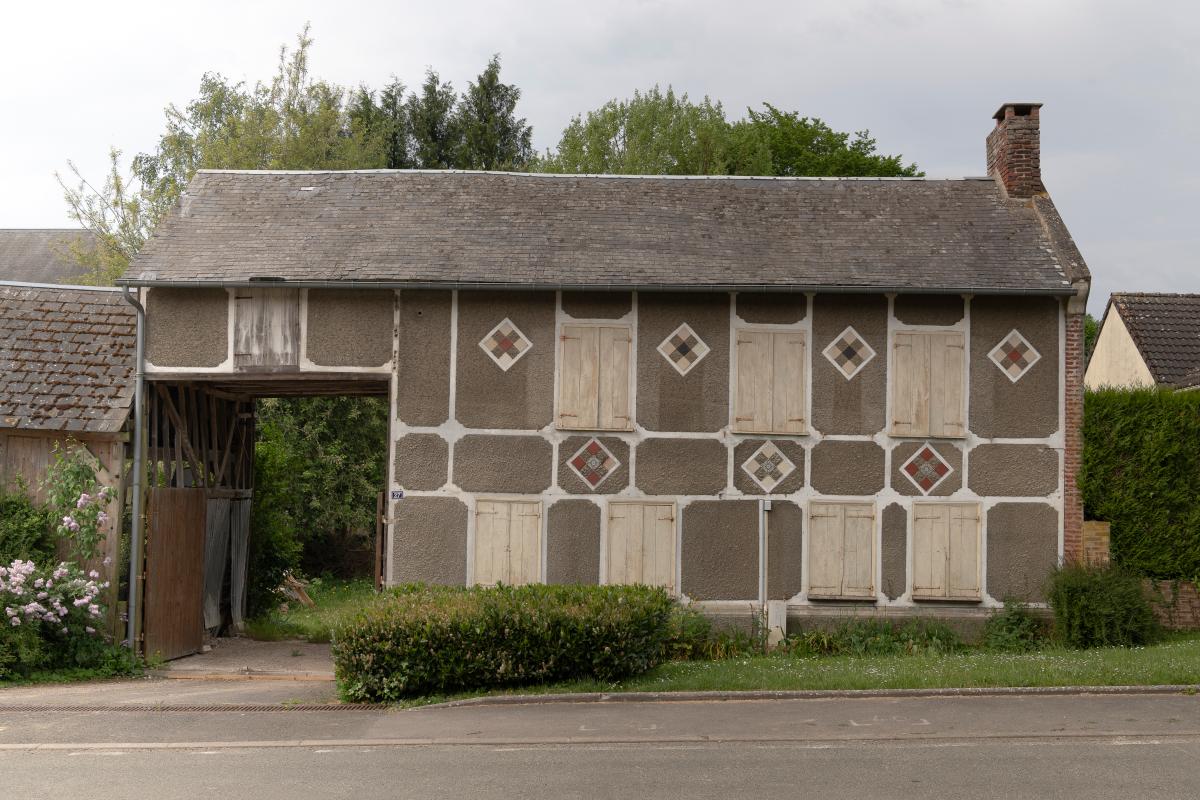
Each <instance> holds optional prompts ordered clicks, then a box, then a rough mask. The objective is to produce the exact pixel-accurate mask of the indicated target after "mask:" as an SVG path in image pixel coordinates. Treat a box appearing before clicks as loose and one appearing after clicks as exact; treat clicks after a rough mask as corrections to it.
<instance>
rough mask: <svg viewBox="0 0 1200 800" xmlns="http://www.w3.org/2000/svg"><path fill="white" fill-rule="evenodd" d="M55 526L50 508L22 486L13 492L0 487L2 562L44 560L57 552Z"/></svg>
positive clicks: (4, 563) (0, 550)
mask: <svg viewBox="0 0 1200 800" xmlns="http://www.w3.org/2000/svg"><path fill="white" fill-rule="evenodd" d="M53 529H54V525H53V519H52V517H51V515H50V512H49V511H48V510H47V509H46V508H45V507H43V506H39V505H37V504H35V503H34V502H33V501H32V500H30V499H29V497H28V495H26V494H25V492H24V490H23V488H22V487H21V486H18V487H17V489H16V490H15V491H13V492H6V491H4V490H3V489H2V488H0V564H3V565H8V564H11V563H12V562H13V560H14V559H18V558H19V559H21V560H22V561H45V560H46V559H48V558H49V557H50V556H51V555H53V553H54V539H53V535H52V531H53Z"/></svg>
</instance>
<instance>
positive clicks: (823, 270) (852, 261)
mask: <svg viewBox="0 0 1200 800" xmlns="http://www.w3.org/2000/svg"><path fill="white" fill-rule="evenodd" d="M1047 202H1048V201H1047ZM1050 208H1051V209H1052V206H1051V207H1050ZM1055 217H1056V215H1055ZM1053 223H1054V220H1050V221H1047V219H1046V218H1045V214H1044V213H1043V212H1042V211H1040V210H1039V207H1038V205H1037V204H1035V203H1030V202H1028V201H1018V200H1009V199H1007V198H1006V196H1005V195H1004V193H1003V191H1002V189H1001V188H1000V186H999V184H997V183H996V182H995V181H993V180H992V179H990V178H982V179H970V178H968V179H962V180H924V179H838V178H829V179H776V178H712V177H694V178H692V177H689V178H665V177H632V176H628V177H618V176H562V175H531V174H515V173H495V172H492V173H482V172H454V171H450V172H437V171H357V172H238V171H203V170H202V171H201V172H199V173H197V174H196V176H195V177H194V178H193V179H192V181H191V183H190V184H189V185H188V187H187V190H186V192H185V193H184V195H183V197H182V198H181V202H180V203H179V204H178V205H177V207H176V208H175V209H174V210H173V211H172V212H171V213H170V214H169V215H168V217H167V218H166V220H165V221H164V222H163V223H162V224H161V225H160V226H159V227H158V230H157V231H156V232H155V235H154V236H153V237H152V238H151V239H150V241H149V243H148V244H147V245H146V246H145V247H144V248H143V250H142V252H141V254H140V255H139V256H138V257H137V258H136V259H135V261H134V264H133V267H132V268H131V269H130V271H129V273H128V274H127V276H126V279H125V280H124V281H123V282H128V283H132V284H153V283H156V282H157V283H178V284H184V285H186V284H190V283H204V282H225V283H235V284H236V283H239V282H242V283H244V282H248V281H249V280H251V279H252V278H260V279H269V278H275V279H285V280H288V281H297V282H301V283H302V284H303V283H304V282H309V284H310V285H312V284H319V283H321V282H326V281H328V282H343V281H361V282H383V283H391V284H393V285H409V286H435V287H436V286H459V287H471V288H479V287H489V286H495V287H505V288H642V289H654V288H695V289H706V288H707V289H715V288H750V287H763V288H788V289H805V288H819V289H839V288H841V289H851V290H868V291H881V290H898V291H920V290H934V291H959V290H961V291H981V292H989V291H990V292H1013V293H1025V292H1028V293H1056V294H1069V293H1070V286H1069V281H1068V275H1075V274H1078V273H1079V270H1080V269H1082V270H1083V274H1084V275H1085V276H1086V267H1082V259H1077V256H1078V252H1077V251H1074V252H1073V254H1072V253H1071V252H1068V251H1073V249H1074V245H1073V244H1070V238H1069V236H1068V235H1066V233H1065V228H1063V227H1062V226H1061V221H1059V222H1058V229H1057V230H1058V233H1057V235H1056V228H1055V225H1054V224H1053ZM1064 239H1065V241H1066V242H1067V243H1068V244H1070V246H1069V247H1064V246H1063V241H1062V240H1064ZM1073 259H1075V260H1078V265H1076V264H1074V263H1073Z"/></svg>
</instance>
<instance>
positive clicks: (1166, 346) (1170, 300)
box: [1109, 293, 1200, 386]
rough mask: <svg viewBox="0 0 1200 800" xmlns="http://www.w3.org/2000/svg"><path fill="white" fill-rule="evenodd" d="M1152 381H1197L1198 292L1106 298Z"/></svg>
mask: <svg viewBox="0 0 1200 800" xmlns="http://www.w3.org/2000/svg"><path fill="white" fill-rule="evenodd" d="M1109 303H1110V304H1111V306H1115V307H1116V309H1117V311H1119V312H1120V314H1121V319H1122V320H1123V321H1124V322H1125V327H1126V328H1128V329H1129V335H1130V336H1131V337H1133V342H1134V344H1136V345H1137V348H1138V351H1139V352H1140V353H1141V354H1142V359H1143V360H1144V361H1145V362H1146V367H1147V368H1148V369H1149V370H1150V374H1151V375H1152V376H1153V377H1154V381H1155V383H1159V384H1162V385H1166V386H1195V385H1197V384H1198V383H1200V294H1141V293H1116V294H1113V295H1112V297H1110V298H1109Z"/></svg>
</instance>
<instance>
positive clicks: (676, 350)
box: [658, 322, 709, 375]
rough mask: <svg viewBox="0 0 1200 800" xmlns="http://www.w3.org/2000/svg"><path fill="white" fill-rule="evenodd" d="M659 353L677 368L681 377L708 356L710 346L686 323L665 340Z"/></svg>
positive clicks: (660, 346)
mask: <svg viewBox="0 0 1200 800" xmlns="http://www.w3.org/2000/svg"><path fill="white" fill-rule="evenodd" d="M658 352H660V353H662V354H663V358H665V359H667V361H669V362H671V366H673V367H675V369H676V371H678V372H679V374H680V375H687V374H688V373H689V372H691V370H692V367H694V366H696V364H698V363H700V361H702V360H703V359H704V357H705V356H706V355H708V352H709V346H708V345H706V344H705V343H704V341H703V340H702V339H701V338H700V337H699V336H697V335H696V332H695V331H694V330H692V327H691V326H690V325H688V324H687V323H686V322H685V323H683V324H682V325H680V326H679V327H678V328H676V329H675V332H674V333H672V334H671V335H670V336H668V337H667V338H666V339H663V342H662V344H660V345H659V346H658Z"/></svg>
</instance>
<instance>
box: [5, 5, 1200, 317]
mask: <svg viewBox="0 0 1200 800" xmlns="http://www.w3.org/2000/svg"><path fill="white" fill-rule="evenodd" d="M306 21H309V22H311V23H312V35H313V37H314V38H315V40H316V43H315V46H314V48H313V51H312V62H311V67H312V72H313V74H315V75H317V76H319V77H322V78H325V79H327V80H330V81H332V82H335V83H340V84H345V85H357V84H362V83H365V84H367V85H368V86H372V87H378V86H381V85H382V84H384V83H385V82H386V81H387V80H388V79H389V77H390V76H392V75H395V76H397V77H399V78H400V79H401V80H403V81H404V82H405V83H407V84H409V85H410V86H411V85H414V84H417V83H418V82H419V81H420V79H421V77H422V75H423V72H424V70H425V68H426V66H432V67H434V68H435V69H437V70H438V71H439V72H440V73H441V74H442V77H443V78H445V79H448V80H450V81H452V82H453V83H454V85H455V87H456V88H459V89H461V88H464V87H465V85H466V83H467V81H469V80H471V79H472V78H473V77H474V76H475V75H477V74H478V72H479V71H480V69H481V68H482V66H483V65H484V63H485V62H486V61H487V59H488V57H489V56H490V55H491V54H492V53H496V52H499V53H500V54H501V56H502V59H503V73H502V74H503V76H504V78H505V80H506V81H508V82H511V83H515V84H517V85H518V86H519V87H520V88H521V90H522V92H523V98H522V101H521V104H520V106H519V112H520V113H521V114H522V115H524V116H525V117H527V118H528V120H529V122H530V123H531V124H532V125H533V130H534V142H535V144H536V145H537V146H538V148H539V149H544V148H546V147H548V146H551V145H553V144H554V143H555V142H556V141H557V138H558V135H559V133H560V132H561V130H562V128H563V126H564V125H565V124H566V123H567V122H568V121H569V119H570V117H571V116H572V115H573V114H576V113H579V112H581V111H586V110H587V109H591V108H594V107H596V106H598V105H600V104H601V103H603V102H604V101H606V100H608V99H610V98H613V97H626V96H628V95H630V94H631V93H632V92H633V90H634V89H637V88H646V87H649V86H651V85H653V84H655V83H658V84H662V85H664V86H665V85H667V84H671V85H673V86H674V87H675V88H676V89H677V90H681V91H686V92H688V93H689V94H690V95H692V96H693V97H699V96H701V95H705V94H707V95H709V96H711V97H713V98H714V99H719V100H721V101H722V102H724V104H725V106H726V108H727V110H728V111H729V112H730V115H731V116H740V115H741V114H742V113H743V109H744V108H745V107H746V106H749V105H757V104H759V103H761V102H763V101H767V102H770V103H772V104H773V105H777V106H780V107H782V108H785V109H794V110H799V111H800V112H801V113H802V114H805V115H809V116H818V117H821V118H822V119H824V120H826V121H827V122H828V123H830V124H831V125H832V126H833V127H835V128H837V129H840V130H859V129H862V128H869V129H870V130H871V133H872V135H874V136H875V137H876V138H877V139H878V140H879V145H880V149H881V150H882V151H884V152H888V153H896V152H898V153H903V154H904V156H905V157H906V159H910V160H915V161H916V162H917V163H918V164H919V165H920V166H921V167H922V168H923V169H925V170H926V172H927V173H928V174H929V175H930V176H932V177H948V176H961V175H981V174H983V173H984V172H985V163H984V138H985V136H986V135H987V133H988V130H989V129H990V127H991V126H992V121H991V115H992V113H993V112H994V111H995V110H996V108H997V107H998V106H999V105H1000V103H1002V102H1004V101H1009V100H1016V101H1040V102H1043V103H1045V107H1044V108H1043V110H1042V169H1043V177H1044V179H1045V183H1046V185H1047V187H1048V188H1049V190H1050V192H1051V195H1052V197H1053V198H1054V200H1055V203H1056V204H1057V205H1058V207H1059V209H1060V211H1061V212H1062V215H1063V217H1064V218H1065V220H1066V222H1067V224H1068V226H1069V227H1070V229H1071V231H1072V233H1073V234H1074V236H1075V240H1076V242H1077V243H1078V244H1079V247H1080V249H1081V250H1082V251H1083V255H1084V257H1085V258H1086V259H1087V261H1088V264H1089V266H1090V267H1091V269H1092V272H1093V274H1094V276H1095V282H1094V286H1093V293H1092V295H1093V296H1092V302H1091V303H1090V307H1091V310H1092V311H1093V313H1099V312H1100V311H1102V310H1103V304H1104V300H1105V299H1106V298H1107V296H1108V293H1109V292H1110V291H1191V292H1197V291H1200V264H1198V263H1197V258H1196V253H1197V252H1200V222H1198V221H1197V216H1198V215H1200V199H1198V198H1200V177H1198V176H1200V172H1198V170H1197V167H1196V144H1197V130H1198V127H1200V56H1198V54H1200V5H1198V4H1195V3H1188V2H1159V1H1158V0H1140V2H1070V1H1068V0H1061V1H1058V2H1056V1H1055V0H1041V2H1023V1H1022V0H990V1H989V2H973V1H971V0H942V1H941V2H936V1H935V0H912V1H911V2H866V1H865V0H862V1H858V0H821V1H819V0H788V1H786V2H755V1H754V0H743V2H731V1H730V0H723V1H721V2H709V1H708V0H653V1H651V0H647V1H646V2H635V1H634V0H627V1H626V2H595V0H592V1H591V2H587V3H574V2H569V1H568V0H524V1H523V2H514V1H512V0H490V1H489V0H477V1H476V2H456V1H455V0H437V2H420V3H413V2H396V0H382V1H380V2H354V1H353V0H340V2H328V0H326V1H325V2H308V0H290V1H289V2H254V1H253V0H240V1H239V2H214V1H212V0H210V1H209V2H204V3H188V4H177V3H169V2H162V0H158V2H150V3H141V2H107V3H96V2H88V3H82V2H74V0H70V1H69V2H65V3H40V4H35V3H17V4H6V7H5V9H4V25H3V26H2V27H0V114H2V116H0V186H2V187H3V192H0V228H5V227H60V226H68V225H71V222H70V220H69V219H68V217H67V215H66V208H65V205H64V203H63V202H62V197H61V192H60V190H59V188H58V185H57V183H56V182H55V179H54V173H55V171H56V170H57V171H65V168H66V161H67V159H72V160H73V161H75V163H76V164H78V165H79V167H80V168H81V170H82V171H83V172H84V173H85V174H86V175H88V176H95V178H96V179H102V177H103V173H104V168H105V159H106V153H107V150H108V148H109V146H110V145H112V146H116V147H118V148H120V149H121V150H122V151H124V152H125V153H126V154H127V155H133V154H135V153H137V152H139V151H145V150H149V149H150V148H152V147H153V145H154V142H155V140H156V138H157V136H158V135H159V133H160V132H161V131H162V127H163V115H162V110H163V108H164V107H165V106H166V105H167V104H168V103H177V104H184V103H186V102H187V101H188V100H189V99H190V98H192V97H194V96H195V94H196V90H197V87H198V84H199V80H200V76H201V74H202V73H204V72H205V71H217V72H221V73H223V74H224V75H226V76H228V77H231V78H235V79H245V80H248V81H251V82H253V81H255V80H258V79H266V78H268V77H269V76H270V75H271V73H272V71H273V69H274V68H275V62H276V59H277V55H278V47H279V45H281V44H283V43H288V44H291V43H292V42H294V40H295V36H296V33H297V32H298V31H299V30H300V29H301V28H302V27H303V25H304V23H305V22H306Z"/></svg>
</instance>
